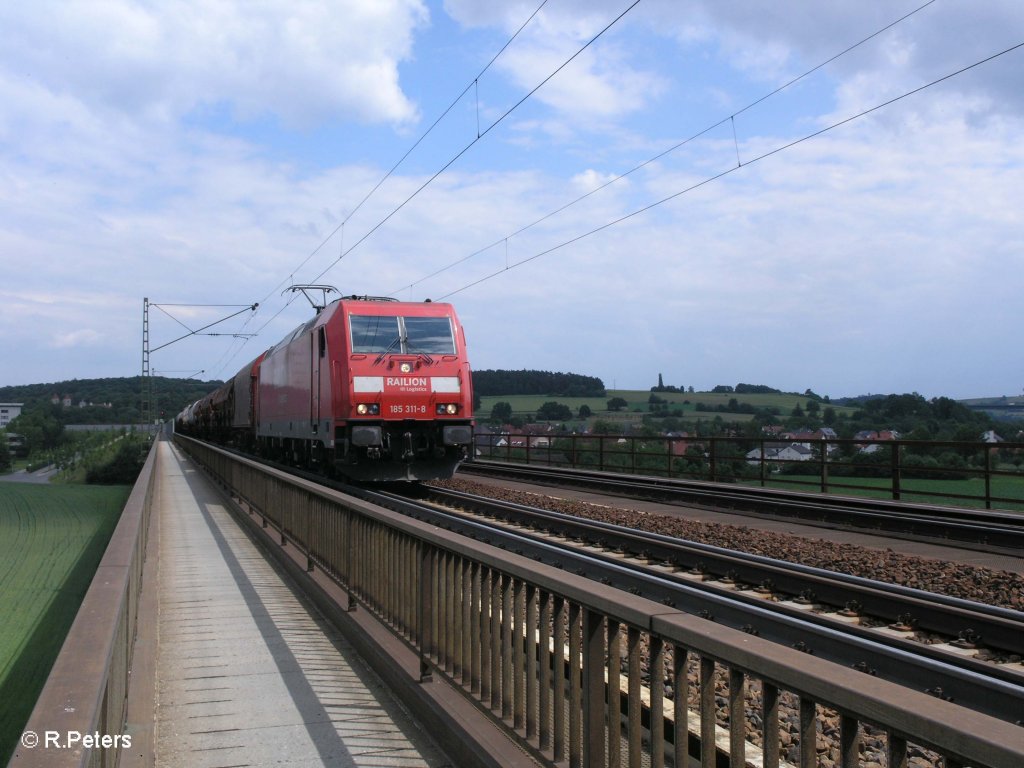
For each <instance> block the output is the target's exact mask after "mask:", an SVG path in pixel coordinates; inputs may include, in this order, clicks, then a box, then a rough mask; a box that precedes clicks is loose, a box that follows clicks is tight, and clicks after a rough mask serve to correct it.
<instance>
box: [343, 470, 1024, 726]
mask: <svg viewBox="0 0 1024 768" xmlns="http://www.w3.org/2000/svg"><path fill="white" fill-rule="evenodd" d="M346 491H348V492H353V493H355V494H356V495H359V496H362V497H363V498H365V499H367V500H370V501H373V502H375V503H379V504H381V505H383V506H387V507H388V508H391V509H393V510H396V511H401V512H403V513H405V514H409V515H411V516H414V517H416V518H418V519H421V520H425V521H428V522H431V523H432V524H435V525H438V526H439V527H443V528H445V529H447V530H450V531H452V532H453V533H458V534H460V535H465V536H470V537H472V538H474V539H476V540H479V541H484V542H487V543H490V544H493V545H495V546H499V547H502V548H504V549H508V550H511V551H514V552H516V553H518V554H521V555H524V556H527V557H531V558H533V559H535V560H538V561H540V562H544V563H546V564H548V565H554V566H555V567H558V568H562V569H564V570H566V571H568V572H573V573H576V574H579V575H584V576H586V577H588V578H591V579H593V580H595V581H600V582H602V583H604V584H606V585H608V587H609V588H614V589H622V590H626V591H629V592H631V593H633V594H638V595H642V596H644V597H647V598H649V599H653V600H657V601H659V602H662V603H664V604H665V605H669V606H672V607H674V608H676V609H678V610H682V611H684V612H687V613H692V614H694V615H698V616H701V617H704V618H709V619H712V620H714V621H716V622H719V623H722V624H724V625H727V626H731V627H733V628H736V629H740V630H743V631H745V632H748V633H750V634H756V635H758V636H760V637H763V638H766V639H771V640H773V641H775V642H779V643H784V644H787V645H790V646H792V647H796V648H799V649H801V650H803V651H805V652H807V653H812V654H814V655H816V656H818V657H821V658H825V659H829V660H831V661H834V662H836V663H840V664H843V665H845V666H849V667H853V668H856V669H859V670H861V671H863V672H864V673H865V674H870V675H874V676H878V677H880V678H883V679H887V680H890V681H892V682H896V683H898V684H900V685H903V686H905V687H909V688H912V689H916V690H921V691H926V692H928V693H930V694H932V695H934V696H937V697H940V698H944V699H947V700H950V701H954V702H956V703H958V704H960V705H962V706H965V707H969V708H971V709H975V710H977V711H979V712H984V713H985V714H988V715H991V716H994V717H998V718H1000V719H1003V720H1007V721H1010V722H1020V717H1021V715H1020V702H1021V701H1024V667H1022V666H1021V665H1020V663H1019V662H1016V661H1013V660H1014V659H1019V655H1018V654H1019V652H1020V651H1021V650H1024V648H1022V640H1024V613H1021V612H1018V611H1012V610H1008V609H1001V608H995V607H992V606H986V605H982V604H977V603H971V602H969V601H965V600H958V599H956V598H946V597H943V596H939V595H933V594H931V593H924V592H921V591H920V590H908V589H906V588H900V587H895V586H893V585H887V584H883V583H880V582H870V581H869V580H866V579H857V578H855V577H849V576H844V575H842V574H835V573H831V572H828V571H823V570H821V569H813V568H807V567H805V566H795V567H794V566H792V564H789V563H785V562H783V561H771V560H770V559H768V558H761V557H756V556H750V555H744V554H743V553H738V552H730V551H725V550H720V551H715V550H718V549H719V548H714V547H707V546H705V545H697V546H693V545H692V544H691V543H689V542H684V541H680V540H675V539H671V538H670V537H658V536H655V535H652V534H649V533H639V532H637V531H633V530H631V529H621V528H620V527H618V526H610V525H608V524H595V523H593V522H591V521H582V520H579V519H578V518H572V516H567V515H560V514H557V513H551V512H547V511H545V510H535V509H531V508H529V507H524V506H523V505H513V504H508V503H504V502H496V501H495V500H493V499H487V498H484V497H475V496H473V495H471V494H463V493H458V492H452V491H448V490H440V489H436V488H430V489H429V493H430V494H431V497H432V501H425V500H423V499H414V498H409V497H408V495H406V494H398V493H392V492H386V493H381V492H377V491H368V490H366V489H352V488H346ZM441 505H443V506H444V507H445V508H440V507H441ZM452 505H458V506H460V507H462V508H463V509H462V510H461V511H460V510H455V509H453V508H452ZM469 507H472V508H473V511H472V512H468V511H467V508H469ZM480 515H486V517H488V518H490V519H489V520H483V519H481V518H480V517H479V516H480ZM496 521H500V522H498V524H497V525H496V524H495V522H496ZM570 542H572V546H570ZM695 565H699V568H695ZM716 570H724V573H722V574H721V575H720V576H719V577H718V578H717V580H716V577H715V576H714V575H713V572H714V571H716ZM723 578H724V580H725V581H724V582H723ZM769 582H770V586H769V585H768V583H769ZM801 592H803V593H804V595H805V598H804V601H803V603H802V604H801V601H800V599H799V595H800V594H801ZM810 593H813V598H812V599H807V598H808V597H809V596H810ZM793 598H797V599H793ZM825 603H828V604H830V607H828V608H827V609H826V610H821V606H822V605H823V604H825ZM812 606H818V610H813V609H812ZM869 606H870V607H869ZM844 613H845V614H852V615H848V616H844V615H842V614H844ZM872 616H873V617H874V618H873V619H871V618H870V617H872ZM880 617H892V618H891V620H890V619H881V620H880ZM864 620H869V621H870V623H873V624H875V625H876V626H875V627H869V626H862V624H861V621H864ZM889 623H892V624H895V625H896V627H895V628H894V627H890V626H887V624H889ZM915 625H916V626H915ZM925 626H927V627H930V628H931V631H933V632H935V633H936V634H941V635H944V636H946V638H947V640H948V641H949V642H945V643H937V644H928V643H922V642H918V641H915V640H913V639H911V637H912V636H913V635H914V629H922V628H923V627H925ZM983 638H984V639H985V642H986V644H988V647H990V648H993V649H996V650H997V651H998V652H997V654H996V655H995V657H996V658H1002V659H1004V660H1010V663H994V662H993V661H983V660H980V659H978V658H974V655H975V653H976V650H974V649H973V646H975V645H978V644H979V643H980V641H981V640H982V639H983Z"/></svg>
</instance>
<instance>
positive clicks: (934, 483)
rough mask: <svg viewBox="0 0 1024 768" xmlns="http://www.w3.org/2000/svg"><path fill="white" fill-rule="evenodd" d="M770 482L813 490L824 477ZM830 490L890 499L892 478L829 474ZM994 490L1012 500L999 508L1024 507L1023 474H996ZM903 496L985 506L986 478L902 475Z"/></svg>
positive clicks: (782, 477)
mask: <svg viewBox="0 0 1024 768" xmlns="http://www.w3.org/2000/svg"><path fill="white" fill-rule="evenodd" d="M747 484H750V483H749V482H748V483H747ZM767 485H768V487H770V488H784V489H787V490H791V491H808V492H811V493H813V492H814V491H816V490H818V489H820V487H821V477H820V475H773V476H772V478H771V479H770V480H768V483H767ZM837 485H844V486H853V487H850V488H838V487H835V486H837ZM829 493H834V494H839V495H846V496H867V497H870V498H877V499H891V498H892V480H890V479H889V478H882V477H877V478H876V477H830V478H829ZM991 494H992V496H994V497H997V498H1000V499H1009V501H1002V502H996V503H995V504H993V507H995V508H996V509H1011V510H1019V509H1021V508H1024V477H995V478H993V479H992V485H991ZM900 500H901V501H908V502H913V503H919V504H950V505H953V506H958V507H984V506H985V481H984V480H983V479H982V478H980V477H974V478H970V479H968V480H922V479H920V478H903V479H902V480H901V481H900Z"/></svg>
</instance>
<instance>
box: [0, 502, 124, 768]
mask: <svg viewBox="0 0 1024 768" xmlns="http://www.w3.org/2000/svg"><path fill="white" fill-rule="evenodd" d="M130 491H131V489H130V488H129V487H127V486H85V485H63V486H59V485H54V486H50V485H30V484H26V483H0V765H4V764H6V763H7V760H8V759H9V758H10V755H11V753H12V751H13V750H14V747H15V746H16V744H17V741H18V739H19V737H20V736H21V732H22V729H23V728H24V725H25V722H26V720H27V719H28V716H29V715H30V714H31V712H32V707H33V706H34V705H35V701H36V699H37V698H38V697H39V692H40V691H41V690H42V688H43V684H44V683H45V682H46V677H47V675H48V674H49V672H50V667H51V666H52V665H53V660H54V659H55V658H56V656H57V653H58V652H59V651H60V647H61V645H62V644H63V642H64V637H65V636H66V635H67V632H68V629H69V628H70V627H71V623H72V622H73V621H74V618H75V614H76V613H77V612H78V607H79V605H80V604H81V602H82V597H83V596H84V595H85V592H86V590H87V589H88V587H89V582H90V581H91V580H92V577H93V574H94V573H95V572H96V567H97V565H98V564H99V561H100V559H101V557H102V556H103V551H104V550H105V549H106V546H107V542H108V541H109V539H110V535H111V533H112V532H113V530H114V527H115V526H116V525H117V521H118V518H119V517H120V515H121V510H122V509H123V508H124V505H125V502H126V501H127V499H128V494H129V492H130Z"/></svg>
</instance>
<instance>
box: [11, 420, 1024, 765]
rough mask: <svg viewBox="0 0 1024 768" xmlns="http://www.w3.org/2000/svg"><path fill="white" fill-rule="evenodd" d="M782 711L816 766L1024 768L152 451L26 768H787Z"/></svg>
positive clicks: (602, 608) (886, 695)
mask: <svg viewBox="0 0 1024 768" xmlns="http://www.w3.org/2000/svg"><path fill="white" fill-rule="evenodd" d="M186 450H187V453H186ZM694 673H695V674H694ZM691 680H694V681H695V682H690V681H691ZM666 681H670V682H669V683H668V684H666ZM751 694H754V696H753V698H752V697H751ZM752 701H753V702H754V703H753V704H752V703H751V702H752ZM694 702H696V705H694ZM788 711H793V712H795V713H796V715H795V716H796V718H797V719H798V732H799V742H800V748H799V760H798V763H799V765H801V766H816V765H819V756H818V755H819V752H818V746H819V743H820V737H821V736H822V735H823V734H822V733H821V725H820V724H819V718H820V714H821V713H822V712H823V711H828V712H830V713H834V722H835V723H836V724H837V729H836V730H837V732H836V733H835V734H834V736H835V737H836V738H837V739H838V741H839V743H840V746H841V750H840V755H841V756H840V764H841V765H842V766H843V768H852V766H859V765H862V764H864V762H863V758H862V755H861V750H860V744H861V739H862V738H863V736H864V734H865V733H866V732H867V731H873V732H878V733H882V734H883V735H884V743H885V745H886V746H885V752H886V754H885V755H884V756H883V757H884V759H882V760H881V764H883V765H889V766H907V765H912V764H916V763H915V762H914V761H915V760H917V756H918V755H923V754H927V755H929V756H934V757H935V759H936V760H937V761H938V762H937V764H941V765H945V766H947V768H953V766H966V765H972V766H979V768H981V767H983V766H990V767H991V768H1002V767H1006V768H1009V766H1020V765H1024V729H1022V728H1021V726H1020V725H1019V724H1014V723H1009V722H1003V721H998V720H994V719H993V718H991V717H988V716H985V715H983V714H980V713H977V712H973V711H971V710H967V709H965V708H963V707H959V706H957V705H956V704H955V703H954V702H949V701H945V700H943V699H942V698H941V697H937V696H933V695H928V694H926V693H923V692H916V691H910V690H907V689H905V688H902V687H899V686H896V685H894V684H892V683H887V682H886V681H883V680H878V679H875V678H873V677H871V676H870V675H868V674H865V673H864V672H862V671H858V670H855V669H849V668H844V667H842V666H840V665H837V664H834V663H830V662H828V661H825V660H823V659H818V658H815V657H814V656H811V655H808V654H806V653H802V652H801V651H800V650H798V649H794V648H787V647H781V646H779V645H777V644H774V643H771V642H768V641H767V640H764V639H762V638H759V637H756V636H753V635H751V634H747V633H744V632H741V631H738V630H734V629H730V628H728V627H724V626H719V625H717V624H715V623H714V622H713V621H710V620H706V619H702V618H698V617H694V616H689V615H686V614H683V613H682V612H680V611H678V610H675V609H674V608H673V607H672V606H668V605H663V604H660V603H657V602H653V601H651V600H647V599H644V598H643V597H640V596H638V595H632V594H629V593H628V592H619V591H617V590H612V589H609V588H607V587H605V586H604V585H602V584H600V583H596V582H593V581H591V580H588V579H586V578H583V577H582V576H580V575H578V574H575V573H568V572H566V571H564V570H559V569H557V568H554V567H550V566H546V565H544V564H541V563H537V562H535V561H534V560H531V559H529V558H527V557H524V556H522V555H518V554H515V553H512V552H506V551H504V550H499V549H496V548H494V547H491V546H488V545H486V544H483V543H479V542H476V541H474V540H472V539H468V538H463V537H453V536H451V535H450V534H447V533H446V532H445V531H443V530H439V529H438V528H436V527H435V526H432V525H429V524H426V523H423V522H420V521H417V520H414V519H410V518H407V517H404V516H402V515H399V514H397V513H394V512H390V511H388V510H383V509H381V508H379V507H375V506H373V505H371V504H368V503H366V502H363V501H359V500H356V499H352V498H351V497H346V496H344V495H342V494H340V493H337V492H336V491H333V490H331V489H328V488H325V487H323V486H320V485H317V484H315V483H310V482H307V481H305V480H302V479H298V478H295V477H293V476H289V475H286V474H283V473H280V472H276V471H275V470H272V469H267V468H265V467H261V466H259V465H257V464H254V463H253V462H249V461H247V460H244V459H239V458H238V457H235V456H231V455H230V454H227V453H225V452H223V451H219V450H217V449H214V448H211V447H208V446H204V445H201V444H195V443H191V442H182V443H180V444H173V443H171V442H170V441H167V440H158V441H157V442H156V443H155V444H154V447H153V450H152V451H151V453H150V456H149V459H148V461H147V464H146V467H145V469H144V471H143V474H142V475H141V476H140V479H139V482H138V483H137V485H136V487H135V489H134V491H133V493H132V496H131V498H130V500H129V503H128V505H127V507H126V509H125V512H124V514H123V515H122V518H121V522H120V524H119V526H118V528H117V530H116V531H115V534H114V536H113V538H112V540H111V542H110V545H109V547H108V549H107V552H106V555H105V556H104V559H103V561H102V562H101V564H100V567H99V569H98V571H97V575H96V577H95V579H94V581H93V584H92V586H91V587H90V589H89V592H88V594H87V595H86V598H85V601H84V603H83V605H82V608H81V610H80V612H79V615H78V617H77V619H76V621H75V623H74V625H73V627H72V629H71V632H70V634H69V636H68V639H67V641H66V643H65V646H64V649H63V650H62V652H61V655H60V657H59V658H58V660H57V662H56V664H55V665H54V668H53V670H52V672H51V675H50V678H49V680H48V681H47V684H46V687H45V689H44V691H43V693H42V695H41V697H40V699H39V701H38V703H37V705H36V708H35V710H34V712H33V714H32V716H31V719H30V721H29V723H28V725H27V727H26V733H25V736H23V739H22V744H21V746H20V747H19V748H18V750H17V751H16V753H15V755H14V757H13V758H12V760H11V763H10V765H11V766H13V767H14V768H26V767H27V766H62V765H67V766H84V765H104V766H106V765H111V766H112V765H121V766H148V765H154V764H155V765H161V766H163V765H182V766H238V765H268V764H275V763H288V764H298V765H321V764H324V765H346V766H348V765H373V766H448V765H457V766H470V765H491V766H527V765H569V766H605V765H608V766H619V765H622V766H627V765H628V766H634V765H635V766H640V765H644V766H646V765H653V766H661V765H674V766H682V765H687V766H689V765H701V766H704V767H705V768H710V767H711V766H719V765H722V766H724V765H730V766H747V765H750V766H762V765H764V766H769V765H770V766H777V765H786V764H787V763H785V762H784V759H783V751H782V750H783V747H784V746H785V745H783V744H780V736H779V733H780V729H779V727H778V723H779V719H780V717H785V716H787V715H783V714H781V713H782V712H788ZM825 735H827V734H825Z"/></svg>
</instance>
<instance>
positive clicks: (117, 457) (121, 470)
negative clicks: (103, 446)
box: [85, 438, 148, 485]
mask: <svg viewBox="0 0 1024 768" xmlns="http://www.w3.org/2000/svg"><path fill="white" fill-rule="evenodd" d="M147 449H148V445H147V444H146V442H145V441H144V440H134V439H127V438H126V439H124V440H122V441H121V444H120V446H118V449H117V451H116V453H114V455H113V456H112V457H111V459H110V460H109V461H107V462H105V463H103V464H97V465H96V466H93V467H90V468H89V470H88V471H87V472H86V474H85V482H87V483H89V484H91V485H134V484H135V481H136V480H137V479H138V477H139V473H140V472H141V471H142V465H143V464H145V463H146V452H147Z"/></svg>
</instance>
